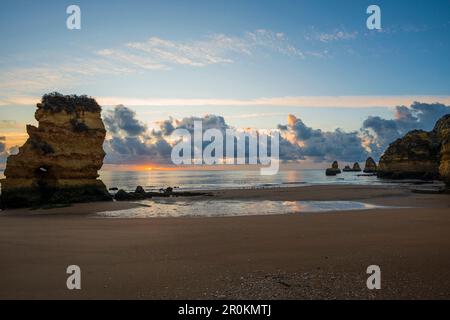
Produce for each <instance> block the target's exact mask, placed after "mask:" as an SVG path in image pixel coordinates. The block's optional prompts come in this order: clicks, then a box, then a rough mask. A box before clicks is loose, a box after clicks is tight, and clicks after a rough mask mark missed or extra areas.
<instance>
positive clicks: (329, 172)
mask: <svg viewBox="0 0 450 320" xmlns="http://www.w3.org/2000/svg"><path fill="white" fill-rule="evenodd" d="M339 173H341V169H339V163H338V162H337V161H333V163H332V164H331V168H328V169H326V170H325V175H327V176H335V175H337V174H339Z"/></svg>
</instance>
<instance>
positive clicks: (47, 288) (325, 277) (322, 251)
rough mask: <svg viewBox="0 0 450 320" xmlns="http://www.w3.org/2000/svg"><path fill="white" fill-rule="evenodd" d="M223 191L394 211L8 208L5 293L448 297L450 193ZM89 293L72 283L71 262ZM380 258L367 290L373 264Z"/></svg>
mask: <svg viewBox="0 0 450 320" xmlns="http://www.w3.org/2000/svg"><path fill="white" fill-rule="evenodd" d="M215 198H218V199H242V200H244V199H264V200H267V199H269V200H355V201H363V202H367V203H373V204H377V205H386V206H403V207H411V208H388V209H373V210H361V211H340V212H329V213H302V214H288V215H272V216H251V217H250V216H249V217H215V218H152V219H106V218H94V217H92V215H91V214H93V213H95V212H99V211H104V210H114V209H124V208H129V207H133V206H136V204H133V203H106V204H105V203H95V204H77V205H74V206H71V207H66V208H54V209H47V210H43V209H40V210H32V211H30V210H23V209H22V210H11V211H7V214H6V215H5V214H4V213H2V215H1V216H0V257H1V258H0V298H2V299H5V298H13V299H16V298H19V299H23V298H32V299H37V298H44V299H53V298H62V299H76V298H88V299H98V298H108V299H109V298H110V299H133V298H137V299H161V298H167V299H182V298H183V299H184V298H190V299H202V298H206V299H230V298H264V299H266V298H269V299H271V298H273V299H278V298H285V299H316V298H318V299H335V298H344V299H347V298H350V299H351V298H356V299H366V298H378V299H383V298H394V299H396V298H398V299H399V298H406V299H417V298H426V299H436V298H440V299H442V298H444V299H448V298H450V278H449V273H448V269H449V266H450V210H449V209H450V196H449V195H444V194H439V195H432V194H416V193H411V191H410V190H408V189H407V188H398V187H385V186H383V187H373V186H314V187H301V188H277V189H265V190H227V191H217V192H215ZM72 264H76V265H79V266H80V267H81V270H82V290H79V291H69V290H67V289H66V278H67V275H66V273H65V271H66V268H67V266H68V265H72ZM374 264H375V265H379V266H380V267H381V277H382V289H381V290H376V291H373V290H368V289H367V287H366V279H367V276H368V275H367V274H366V268H367V267H368V266H369V265H374Z"/></svg>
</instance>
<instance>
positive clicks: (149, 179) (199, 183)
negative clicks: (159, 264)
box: [0, 169, 441, 218]
mask: <svg viewBox="0 0 450 320" xmlns="http://www.w3.org/2000/svg"><path fill="white" fill-rule="evenodd" d="M361 174H362V173H361V172H342V173H341V174H339V175H337V176H326V175H325V170H319V169H301V170H282V171H280V172H279V173H278V174H276V175H273V176H262V175H260V173H259V170H252V171H250V170H249V171H245V170H235V171H233V170H228V171H206V170H201V171H200V170H199V171H190V170H176V171H110V170H102V171H100V179H102V180H103V182H104V183H105V185H106V186H107V188H108V189H109V188H118V189H124V190H125V191H134V190H135V189H136V187H137V186H142V187H143V188H144V189H145V190H146V191H158V190H159V189H161V188H167V187H173V188H175V190H183V191H195V190H220V189H250V188H256V189H258V188H279V187H301V186H311V185H321V184H322V185H325V184H335V185H345V184H352V185H355V184H359V185H391V186H392V185H400V184H401V185H403V186H405V185H409V186H412V185H415V184H423V183H424V182H423V181H412V180H410V181H389V180H384V179H383V180H382V179H378V178H377V177H375V176H367V175H361ZM0 178H3V172H0ZM426 184H427V185H428V187H432V188H435V187H438V186H440V185H441V183H439V182H435V183H431V184H430V183H426ZM111 193H115V191H111ZM139 202H140V203H141V204H142V206H141V207H138V208H132V209H126V210H118V211H109V212H100V213H98V214H97V215H96V216H97V217H105V218H155V217H167V218H169V217H211V216H215V217H217V216H242V215H261V214H264V215H266V214H292V213H303V212H327V211H340V210H361V209H375V208H379V206H375V205H372V204H370V203H363V202H355V201H269V200H251V199H242V200H219V199H213V198H211V199H202V200H196V199H194V198H157V197H155V198H152V199H150V200H143V201H139Z"/></svg>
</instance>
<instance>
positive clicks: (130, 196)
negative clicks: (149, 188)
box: [114, 189, 152, 201]
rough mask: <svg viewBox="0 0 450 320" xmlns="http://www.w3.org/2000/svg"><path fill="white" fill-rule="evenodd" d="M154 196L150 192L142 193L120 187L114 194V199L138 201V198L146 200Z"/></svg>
mask: <svg viewBox="0 0 450 320" xmlns="http://www.w3.org/2000/svg"><path fill="white" fill-rule="evenodd" d="M151 197H152V196H151V195H149V194H146V193H145V192H144V193H140V192H126V191H125V190H122V189H120V190H119V191H117V193H116V194H115V195H114V199H116V200H117V201H138V200H145V199H150V198H151Z"/></svg>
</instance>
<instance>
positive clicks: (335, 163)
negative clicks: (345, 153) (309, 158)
mask: <svg viewBox="0 0 450 320" xmlns="http://www.w3.org/2000/svg"><path fill="white" fill-rule="evenodd" d="M331 168H333V169H339V163H338V162H337V161H333V163H332V164H331Z"/></svg>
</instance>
